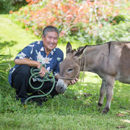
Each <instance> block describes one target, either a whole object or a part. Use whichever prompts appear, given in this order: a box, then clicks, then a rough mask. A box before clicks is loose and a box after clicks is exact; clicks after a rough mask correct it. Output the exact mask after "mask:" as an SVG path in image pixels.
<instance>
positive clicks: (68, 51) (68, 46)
mask: <svg viewBox="0 0 130 130" xmlns="http://www.w3.org/2000/svg"><path fill="white" fill-rule="evenodd" d="M71 51H72V46H71V44H70V42H68V43H67V46H66V54H67V53H71Z"/></svg>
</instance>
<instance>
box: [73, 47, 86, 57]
mask: <svg viewBox="0 0 130 130" xmlns="http://www.w3.org/2000/svg"><path fill="white" fill-rule="evenodd" d="M86 50H87V45H86V46H85V47H82V49H79V50H78V52H77V53H76V54H75V55H74V56H75V57H76V58H78V59H80V58H82V56H83V54H84V52H85V51H86Z"/></svg>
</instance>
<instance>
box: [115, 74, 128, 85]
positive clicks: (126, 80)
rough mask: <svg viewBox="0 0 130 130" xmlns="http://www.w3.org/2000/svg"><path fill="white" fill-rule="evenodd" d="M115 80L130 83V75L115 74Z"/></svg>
mask: <svg viewBox="0 0 130 130" xmlns="http://www.w3.org/2000/svg"><path fill="white" fill-rule="evenodd" d="M116 80H118V81H120V82H122V83H126V84H130V75H129V76H126V75H123V74H117V75H116Z"/></svg>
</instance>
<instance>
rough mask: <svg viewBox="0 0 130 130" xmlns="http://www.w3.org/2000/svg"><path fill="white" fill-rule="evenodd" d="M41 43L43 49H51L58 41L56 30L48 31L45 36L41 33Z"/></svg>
mask: <svg viewBox="0 0 130 130" xmlns="http://www.w3.org/2000/svg"><path fill="white" fill-rule="evenodd" d="M42 41H43V45H44V47H45V51H47V52H48V51H51V50H52V49H54V48H55V47H56V46H57V42H58V34H57V33H56V32H54V31H53V32H48V33H47V34H46V36H43V35H42Z"/></svg>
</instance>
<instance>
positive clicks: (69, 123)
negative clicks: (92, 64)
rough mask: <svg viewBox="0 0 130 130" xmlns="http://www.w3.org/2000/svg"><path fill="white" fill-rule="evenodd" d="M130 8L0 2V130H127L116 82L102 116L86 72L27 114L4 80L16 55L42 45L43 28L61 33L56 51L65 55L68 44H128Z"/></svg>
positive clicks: (109, 0)
mask: <svg viewBox="0 0 130 130" xmlns="http://www.w3.org/2000/svg"><path fill="white" fill-rule="evenodd" d="M13 1H15V2H16V3H17V2H21V5H20V4H16V5H13ZM1 3H2V4H1ZM27 3H28V4H27ZM25 5H26V6H25ZM129 5H130V2H129V1H128V0H124V1H121V0H106V1H103V0H100V1H96V0H95V1H93V0H63V1H60V0H35V1H33V0H27V1H24V0H11V1H7V0H0V13H1V15H0V86H1V87H0V130H17V129H20V130H36V129H37V130H43V129H44V130H95V129H96V130H108V129H110V130H116V129H119V128H123V129H127V130H129V129H130V94H129V90H130V87H129V85H126V84H122V83H120V82H117V81H116V83H115V87H114V96H113V100H112V105H111V110H110V111H109V112H108V114H107V115H102V114H101V113H100V111H98V107H97V102H98V98H99V90H100V85H101V79H100V78H99V77H98V76H97V75H96V74H93V73H88V72H87V73H85V78H84V79H82V73H81V76H80V79H81V81H79V82H78V83H77V84H75V85H73V86H69V87H68V89H67V91H66V92H65V94H63V95H58V96H56V97H55V98H54V99H52V100H49V101H47V102H45V103H44V104H43V105H42V106H41V107H39V106H37V104H35V103H33V104H28V106H27V109H24V107H23V106H22V105H21V104H20V102H19V101H16V100H15V91H14V89H12V88H11V87H10V85H9V83H8V80H7V79H8V72H9V69H10V68H11V67H12V66H14V62H13V59H14V57H15V56H16V54H17V53H18V52H19V51H20V50H21V49H22V48H24V47H25V46H26V45H28V44H29V43H31V42H33V41H35V40H40V39H41V37H40V36H41V31H42V28H43V27H44V26H46V25H50V24H51V25H55V26H57V27H58V28H59V29H60V39H59V42H58V47H60V48H61V49H62V50H63V51H64V52H65V47H66V42H67V41H70V42H71V43H72V46H73V47H74V48H77V47H79V46H82V45H85V44H90V45H92V44H103V43H104V42H107V41H109V40H124V41H128V40H129V39H130V35H129V34H130V18H129V12H130V11H129V10H130V7H129ZM3 14H4V15H3ZM5 14H6V15H5ZM105 101H106V99H105ZM105 101H104V105H105ZM103 107H104V106H103ZM102 109H103V108H102Z"/></svg>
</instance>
